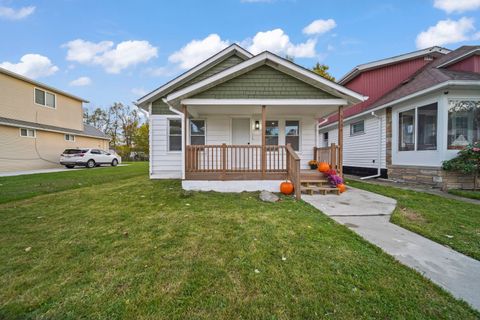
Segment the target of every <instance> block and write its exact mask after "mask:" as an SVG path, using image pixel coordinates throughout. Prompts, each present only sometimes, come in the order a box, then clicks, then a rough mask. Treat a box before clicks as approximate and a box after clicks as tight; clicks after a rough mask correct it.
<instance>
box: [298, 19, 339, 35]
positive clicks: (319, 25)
mask: <svg viewBox="0 0 480 320" xmlns="http://www.w3.org/2000/svg"><path fill="white" fill-rule="evenodd" d="M336 26H337V23H336V22H335V20H333V19H327V20H322V19H318V20H315V21H313V22H312V23H310V24H309V25H308V26H306V27H305V28H303V33H304V34H308V35H313V34H323V33H326V32H328V31H330V30H332V29H333V28H335V27H336Z"/></svg>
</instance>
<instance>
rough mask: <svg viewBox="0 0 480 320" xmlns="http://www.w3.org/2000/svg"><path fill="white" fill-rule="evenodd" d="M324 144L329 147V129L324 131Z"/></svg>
mask: <svg viewBox="0 0 480 320" xmlns="http://www.w3.org/2000/svg"><path fill="white" fill-rule="evenodd" d="M323 146H324V147H328V131H327V132H324V133H323Z"/></svg>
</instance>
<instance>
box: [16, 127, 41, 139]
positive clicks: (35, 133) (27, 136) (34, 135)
mask: <svg viewBox="0 0 480 320" xmlns="http://www.w3.org/2000/svg"><path fill="white" fill-rule="evenodd" d="M18 130H19V132H20V137H22V138H30V139H35V138H37V130H35V129H31V128H18ZM22 130H27V135H26V136H24V135H22ZM28 130H31V131H33V136H29V135H28Z"/></svg>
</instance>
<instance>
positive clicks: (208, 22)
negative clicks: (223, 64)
mask: <svg viewBox="0 0 480 320" xmlns="http://www.w3.org/2000/svg"><path fill="white" fill-rule="evenodd" d="M0 42H1V43H2V46H0V66H2V67H5V68H8V69H11V70H13V71H16V72H19V73H22V74H24V75H27V76H30V77H33V78H35V79H37V80H39V81H41V82H44V83H47V84H49V85H52V86H55V87H58V88H59V89H62V90H65V91H67V92H71V93H73V94H76V95H79V96H81V97H84V98H86V99H88V100H90V101H91V103H90V104H89V105H87V107H88V108H93V107H97V106H100V107H106V106H108V105H110V104H111V103H113V102H114V101H120V102H123V103H126V104H131V101H134V100H136V99H137V98H138V97H139V95H140V94H142V93H147V92H148V91H151V90H153V89H155V88H156V87H158V86H160V85H161V84H163V83H165V82H166V81H168V80H169V79H171V78H173V77H174V76H175V75H178V74H180V73H181V72H183V71H185V70H186V68H188V67H190V66H192V65H193V64H195V63H196V62H198V61H201V60H202V59H203V58H205V57H207V56H209V55H211V54H213V53H214V52H215V51H218V50H219V49H221V48H222V47H224V46H226V45H228V44H231V43H233V42H237V43H240V44H241V45H243V46H244V47H245V48H246V49H249V50H251V51H253V53H257V52H259V51H261V50H264V49H269V50H271V51H274V52H276V53H278V54H280V55H282V56H284V55H285V54H289V55H293V56H295V62H297V63H299V64H301V65H303V66H305V67H311V66H313V65H314V64H315V63H316V62H317V61H320V62H321V63H325V64H327V65H329V66H330V68H331V73H332V74H333V75H334V76H335V77H337V78H339V77H341V76H342V75H343V74H345V73H346V72H347V71H349V70H350V69H351V68H353V67H354V66H355V65H357V64H361V63H365V62H369V61H372V60H376V59H382V58H386V57H390V56H393V55H398V54H401V53H406V52H410V51H414V50H417V49H419V48H423V47H427V46H431V45H442V46H445V47H448V48H452V49H454V48H456V47H458V46H460V45H463V44H478V43H479V42H480V0H404V1H390V2H389V1H373V0H372V1H370V0H362V1H356V0H355V1H354V0H350V1H346V0H344V1H328V0H322V1H320V0H318V1H306V0H305V1H302V0H223V1H220V0H219V1H206V0H204V1H194V0H191V1H186V0H177V1H142V0H137V1H107V0H102V1H98V0H96V1H90V0H65V1H54V0H48V1H47V0H45V1H33V0H30V1H23V0H18V1H8V0H0Z"/></svg>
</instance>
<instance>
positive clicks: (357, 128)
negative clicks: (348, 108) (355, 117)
mask: <svg viewBox="0 0 480 320" xmlns="http://www.w3.org/2000/svg"><path fill="white" fill-rule="evenodd" d="M364 132H365V122H364V121H363V120H360V121H357V122H354V123H352V124H351V125H350V135H351V136H354V135H356V134H362V133H364Z"/></svg>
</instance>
